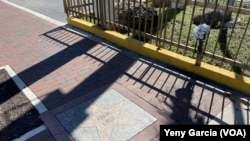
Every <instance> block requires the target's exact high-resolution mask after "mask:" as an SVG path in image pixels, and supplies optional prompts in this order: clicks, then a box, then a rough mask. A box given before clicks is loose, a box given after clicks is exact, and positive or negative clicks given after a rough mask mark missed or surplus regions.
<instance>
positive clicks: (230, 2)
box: [220, 0, 243, 66]
mask: <svg viewBox="0 0 250 141" xmlns="http://www.w3.org/2000/svg"><path fill="white" fill-rule="evenodd" d="M233 1H234V0H233ZM242 2H243V0H241V2H240V6H239V9H238V12H237V14H236V18H235V21H234V25H235V23H236V21H237V19H238V17H239V11H240V8H241V6H242ZM228 3H229V4H228V5H230V6H232V5H233V4H234V2H232V1H231V0H229V1H228ZM231 15H232V13H230V12H229V14H226V15H225V16H230V18H231ZM234 29H235V27H234V28H233V29H232V31H231V34H230V37H229V41H228V43H226V48H225V53H224V54H223V59H222V60H221V63H220V66H222V64H223V62H224V59H225V58H226V57H228V56H227V54H228V48H229V45H230V42H231V39H232V35H233V32H234Z"/></svg>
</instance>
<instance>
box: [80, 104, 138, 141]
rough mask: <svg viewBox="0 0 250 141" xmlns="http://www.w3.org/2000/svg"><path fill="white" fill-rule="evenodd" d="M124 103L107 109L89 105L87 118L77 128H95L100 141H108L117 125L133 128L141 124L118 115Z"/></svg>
mask: <svg viewBox="0 0 250 141" xmlns="http://www.w3.org/2000/svg"><path fill="white" fill-rule="evenodd" d="M123 105H124V102H123V101H121V102H118V103H116V104H114V105H112V106H111V107H109V108H104V107H101V106H98V105H96V104H93V105H91V106H90V107H89V108H88V110H87V112H88V113H89V115H90V116H89V117H88V118H87V119H86V120H85V121H83V122H82V123H81V124H80V125H79V127H78V128H86V127H95V128H96V129H97V132H98V134H99V138H100V140H101V141H108V140H109V138H110V136H111V134H112V132H113V129H114V127H116V126H118V125H128V126H133V125H136V124H141V121H139V120H136V119H132V118H131V117H127V116H124V115H122V114H120V111H121V108H122V107H123Z"/></svg>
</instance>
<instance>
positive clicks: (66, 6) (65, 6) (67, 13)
mask: <svg viewBox="0 0 250 141" xmlns="http://www.w3.org/2000/svg"><path fill="white" fill-rule="evenodd" d="M63 8H64V13H66V15H67V18H68V17H69V12H68V3H67V0H63Z"/></svg>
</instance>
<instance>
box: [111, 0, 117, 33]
mask: <svg viewBox="0 0 250 141" xmlns="http://www.w3.org/2000/svg"><path fill="white" fill-rule="evenodd" d="M112 4H113V28H114V29H115V30H116V25H115V22H116V20H115V18H116V12H117V11H116V7H115V0H112Z"/></svg>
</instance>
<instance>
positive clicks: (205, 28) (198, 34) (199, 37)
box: [194, 24, 210, 66]
mask: <svg viewBox="0 0 250 141" xmlns="http://www.w3.org/2000/svg"><path fill="white" fill-rule="evenodd" d="M209 32H210V26H209V25H206V24H201V25H199V26H197V27H195V28H194V37H195V41H196V44H197V42H198V49H197V56H196V62H195V65H196V66H200V65H201V60H202V56H203V50H204V48H203V44H204V41H205V39H206V36H207V34H208V33H209Z"/></svg>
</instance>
